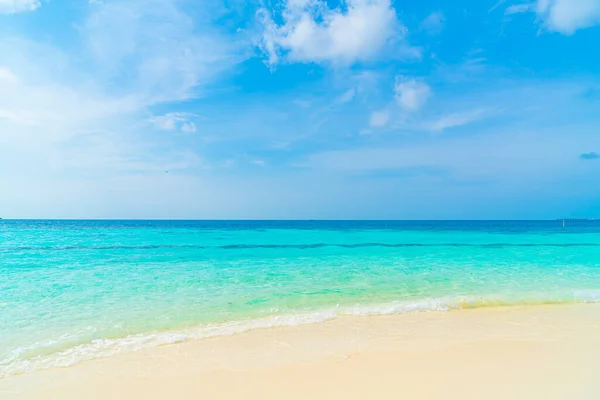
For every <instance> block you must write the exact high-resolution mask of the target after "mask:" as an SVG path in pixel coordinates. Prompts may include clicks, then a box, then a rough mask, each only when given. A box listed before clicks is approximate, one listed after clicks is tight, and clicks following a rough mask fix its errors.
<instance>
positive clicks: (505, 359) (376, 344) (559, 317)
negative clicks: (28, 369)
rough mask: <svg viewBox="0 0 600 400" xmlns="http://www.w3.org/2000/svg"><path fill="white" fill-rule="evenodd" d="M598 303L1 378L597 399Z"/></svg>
mask: <svg viewBox="0 0 600 400" xmlns="http://www.w3.org/2000/svg"><path fill="white" fill-rule="evenodd" d="M599 368H600V305H560V306H554V305H547V306H534V307H506V308H483V309H473V310H462V311H451V312H430V313H411V314H403V315H396V316H372V317H346V318H339V319H335V320H332V321H327V322H324V323H319V324H312V325H303V326H295V327H285V328H273V329H261V330H255V331H250V332H247V333H243V334H237V335H232V336H225V337H217V338H212V339H205V340H198V341H193V342H185V343H179V344H175V345H169V346H163V347H158V348H154V349H149V350H144V351H139V352H132V353H127V354H122V355H118V356H113V357H109V358H104V359H97V360H92V361H89V362H85V363H81V364H78V365H75V366H71V367H67V368H57V369H52V370H45V371H38V372H34V373H30V374H26V375H21V376H16V377H11V378H8V379H4V380H2V381H0V397H1V398H2V399H6V400H8V399H83V398H85V399H137V398H140V399H142V398H143V399H164V398H177V399H198V398H208V399H239V398H262V399H280V398H286V399H305V398H315V399H321V398H322V399H326V398H329V399H331V398H344V399H362V398H403V397H404V398H411V399H480V398H486V399H597V398H599V397H600V380H599V379H597V375H598V374H597V371H598V370H599Z"/></svg>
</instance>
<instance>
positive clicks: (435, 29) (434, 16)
mask: <svg viewBox="0 0 600 400" xmlns="http://www.w3.org/2000/svg"><path fill="white" fill-rule="evenodd" d="M445 23H446V17H445V16H444V13H443V12H441V11H436V12H433V13H431V14H429V16H428V17H427V18H425V20H424V21H423V23H422V24H421V28H422V29H423V30H425V31H426V32H427V33H429V34H430V35H438V34H440V33H441V32H442V31H443V30H444V25H445Z"/></svg>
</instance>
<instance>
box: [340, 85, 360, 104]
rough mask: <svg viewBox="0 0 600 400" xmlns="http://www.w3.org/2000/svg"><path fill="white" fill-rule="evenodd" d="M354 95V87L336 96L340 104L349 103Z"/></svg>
mask: <svg viewBox="0 0 600 400" xmlns="http://www.w3.org/2000/svg"><path fill="white" fill-rule="evenodd" d="M355 95H356V89H354V88H352V89H348V90H346V91H345V92H344V93H342V95H341V96H340V97H338V99H337V101H338V103H341V104H345V103H350V102H351V101H352V100H353V99H354V96H355Z"/></svg>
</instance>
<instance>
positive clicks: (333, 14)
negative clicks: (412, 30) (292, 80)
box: [259, 0, 405, 65]
mask: <svg viewBox="0 0 600 400" xmlns="http://www.w3.org/2000/svg"><path fill="white" fill-rule="evenodd" d="M344 6H345V7H343V8H336V9H330V8H328V6H327V3H326V2H325V1H321V0H288V2H287V4H286V7H285V10H284V12H283V15H282V17H283V20H284V23H283V24H282V25H278V24H277V23H275V22H274V21H273V19H272V18H271V15H270V13H269V12H268V11H267V10H266V9H262V10H261V11H260V13H259V17H260V18H261V19H262V22H263V24H264V25H265V31H264V34H263V38H262V42H261V47H262V49H263V51H264V52H265V53H267V55H268V57H269V60H268V61H269V64H271V65H275V64H277V63H278V62H279V61H280V60H281V59H282V58H285V59H287V60H288V61H290V62H317V63H319V62H331V63H342V64H351V63H354V62H357V61H362V60H368V59H371V58H373V57H375V56H376V55H378V53H379V52H380V51H381V50H382V49H383V47H384V46H385V45H386V44H387V43H388V42H389V41H390V40H392V39H393V38H394V36H397V37H399V38H401V37H402V36H403V35H404V33H405V28H404V27H403V26H402V25H400V23H399V22H398V20H397V19H396V11H395V10H394V8H393V7H392V6H391V4H390V0H346V2H345V4H344Z"/></svg>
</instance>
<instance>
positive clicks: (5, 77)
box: [0, 67, 19, 84]
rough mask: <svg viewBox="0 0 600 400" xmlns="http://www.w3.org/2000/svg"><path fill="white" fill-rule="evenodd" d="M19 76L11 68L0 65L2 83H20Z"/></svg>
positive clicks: (0, 82)
mask: <svg viewBox="0 0 600 400" xmlns="http://www.w3.org/2000/svg"><path fill="white" fill-rule="evenodd" d="M18 82H19V78H18V77H17V75H15V74H14V72H12V71H11V70H10V69H8V68H4V67H0V84H2V83H13V84H15V83H18Z"/></svg>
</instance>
